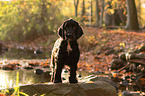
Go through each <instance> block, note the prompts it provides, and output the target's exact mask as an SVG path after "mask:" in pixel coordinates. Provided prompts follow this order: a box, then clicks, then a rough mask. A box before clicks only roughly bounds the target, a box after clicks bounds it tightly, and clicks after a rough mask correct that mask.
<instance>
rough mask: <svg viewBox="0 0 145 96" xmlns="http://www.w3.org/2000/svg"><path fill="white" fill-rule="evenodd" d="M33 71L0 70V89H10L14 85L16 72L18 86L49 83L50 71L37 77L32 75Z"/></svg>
mask: <svg viewBox="0 0 145 96" xmlns="http://www.w3.org/2000/svg"><path fill="white" fill-rule="evenodd" d="M34 70H35V69H34ZM34 70H25V69H20V70H14V71H4V70H0V89H3V88H10V87H13V86H15V85H16V74H17V71H19V84H31V83H44V82H49V81H50V77H51V76H50V71H46V72H44V73H42V74H40V75H37V74H35V73H34Z"/></svg>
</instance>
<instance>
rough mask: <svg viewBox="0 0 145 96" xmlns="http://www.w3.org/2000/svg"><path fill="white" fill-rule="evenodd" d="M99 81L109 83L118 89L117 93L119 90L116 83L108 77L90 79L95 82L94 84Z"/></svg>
mask: <svg viewBox="0 0 145 96" xmlns="http://www.w3.org/2000/svg"><path fill="white" fill-rule="evenodd" d="M98 80H99V81H104V82H107V83H109V84H110V85H112V86H113V87H114V88H115V89H116V91H117V90H118V87H117V84H116V83H115V82H114V81H112V80H111V79H109V78H108V77H97V76H96V77H94V78H92V79H90V81H93V82H97V81H98Z"/></svg>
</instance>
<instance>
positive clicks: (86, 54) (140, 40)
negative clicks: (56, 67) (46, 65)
mask: <svg viewBox="0 0 145 96" xmlns="http://www.w3.org/2000/svg"><path fill="white" fill-rule="evenodd" d="M83 30H84V35H83V36H82V37H81V38H80V39H79V40H78V42H79V47H80V51H81V56H80V61H79V63H78V68H79V69H81V70H87V71H88V72H90V73H98V72H99V73H104V74H108V73H111V72H115V71H116V70H112V71H111V70H110V67H111V61H112V60H113V59H114V58H117V57H118V56H119V54H120V53H122V52H124V53H127V52H131V51H134V50H137V49H139V48H140V47H142V46H144V45H145V31H144V30H139V31H126V30H124V29H107V28H96V27H84V28H83ZM57 38H58V37H57V36H56V35H51V36H44V37H40V38H38V39H36V40H27V41H26V42H21V43H18V42H7V46H8V47H9V48H12V47H16V46H18V45H19V46H23V47H24V48H29V49H34V50H36V49H37V48H41V49H42V51H45V52H48V51H50V52H51V49H52V47H53V43H54V42H55V40H56V39H57ZM40 46H41V47H40ZM142 53H144V52H142ZM49 59H50V58H48V61H49ZM48 61H47V62H48ZM121 74H126V73H123V72H122V73H121ZM128 74H133V73H128ZM123 76H124V75H123Z"/></svg>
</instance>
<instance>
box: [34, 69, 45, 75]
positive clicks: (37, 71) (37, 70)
mask: <svg viewBox="0 0 145 96" xmlns="http://www.w3.org/2000/svg"><path fill="white" fill-rule="evenodd" d="M34 73H36V74H38V75H40V74H42V73H43V70H42V69H36V70H35V71H34Z"/></svg>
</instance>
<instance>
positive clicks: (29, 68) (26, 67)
mask: <svg viewBox="0 0 145 96" xmlns="http://www.w3.org/2000/svg"><path fill="white" fill-rule="evenodd" d="M23 68H24V69H26V70H31V69H34V68H33V67H32V66H24V67H23Z"/></svg>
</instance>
